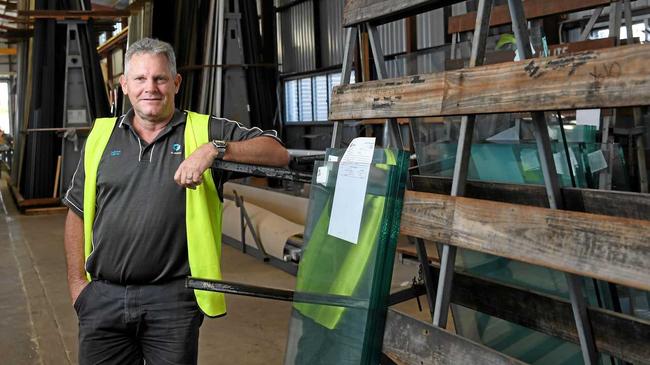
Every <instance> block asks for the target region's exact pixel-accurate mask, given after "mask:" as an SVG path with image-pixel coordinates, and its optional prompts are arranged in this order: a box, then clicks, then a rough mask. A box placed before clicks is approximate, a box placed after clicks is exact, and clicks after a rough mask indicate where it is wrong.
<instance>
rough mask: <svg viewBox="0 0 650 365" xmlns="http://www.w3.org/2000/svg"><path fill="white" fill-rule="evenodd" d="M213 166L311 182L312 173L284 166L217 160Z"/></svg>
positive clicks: (245, 172) (249, 173) (244, 172)
mask: <svg viewBox="0 0 650 365" xmlns="http://www.w3.org/2000/svg"><path fill="white" fill-rule="evenodd" d="M212 168H215V169H219V170H225V171H232V172H239V173H243V174H247V175H254V176H262V177H273V178H277V179H282V180H287V181H297V182H305V183H309V182H311V175H310V174H308V173H305V172H298V171H292V170H289V169H287V168H282V167H270V166H260V165H249V164H243V163H237V162H230V161H223V160H215V161H214V163H213V164H212Z"/></svg>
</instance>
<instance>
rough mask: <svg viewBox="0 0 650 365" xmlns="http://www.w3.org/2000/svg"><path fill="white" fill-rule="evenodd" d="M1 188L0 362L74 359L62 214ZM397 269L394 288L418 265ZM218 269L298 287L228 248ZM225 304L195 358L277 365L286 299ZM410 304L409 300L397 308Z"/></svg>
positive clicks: (228, 275) (242, 278)
mask: <svg viewBox="0 0 650 365" xmlns="http://www.w3.org/2000/svg"><path fill="white" fill-rule="evenodd" d="M0 188H1V189H0V190H1V191H2V197H3V200H4V204H2V206H0V354H1V355H0V356H1V357H2V358H1V359H0V363H3V364H76V363H77V318H76V314H75V312H74V309H73V308H72V304H71V303H70V298H69V295H68V289H67V284H66V273H65V258H64V250H63V224H64V220H65V215H64V214H56V215H41V216H24V215H20V214H19V213H18V212H17V211H16V208H15V207H14V205H13V201H12V199H11V197H10V196H9V195H8V194H7V189H6V183H5V181H4V179H2V180H0ZM0 203H2V202H0ZM399 266H400V268H399V270H398V271H397V272H396V273H395V275H394V280H393V286H394V288H395V289H397V288H398V287H399V286H400V285H403V284H404V282H405V281H408V280H410V278H412V277H413V275H414V272H415V271H416V270H417V266H415V265H399ZM222 271H223V276H224V280H229V281H236V282H245V283H251V284H255V285H261V286H272V287H278V288H288V289H292V288H294V286H295V278H294V277H293V276H291V275H289V274H287V273H285V272H283V271H281V270H279V269H277V268H274V267H273V266H270V265H268V264H264V263H263V262H261V261H260V260H257V259H255V258H253V257H251V256H248V255H245V254H242V253H241V252H239V251H237V250H235V249H233V248H232V247H230V246H227V245H224V247H223V258H222ZM424 300H425V299H424ZM227 303H228V315H227V316H225V317H223V318H219V319H206V320H205V321H204V323H203V326H202V327H201V337H200V350H199V363H200V364H240V365H248V364H282V361H283V355H284V348H285V343H286V340H287V331H288V320H289V315H290V312H291V304H290V303H288V302H279V301H272V300H263V299H255V298H249V297H243V296H234V295H227ZM424 305H425V306H426V304H425V303H424ZM414 308H415V304H414V302H411V303H406V304H404V305H401V308H400V309H402V310H406V311H409V312H412V311H414Z"/></svg>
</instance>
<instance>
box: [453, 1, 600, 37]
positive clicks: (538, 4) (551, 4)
mask: <svg viewBox="0 0 650 365" xmlns="http://www.w3.org/2000/svg"><path fill="white" fill-rule="evenodd" d="M609 3H610V0H526V1H524V2H523V5H524V14H525V15H526V19H528V20H531V19H536V18H542V17H545V16H549V15H557V14H564V13H571V12H575V11H581V10H587V9H593V8H597V7H599V6H606V5H609ZM510 21H511V18H510V11H509V10H508V4H505V5H499V6H495V7H494V8H493V9H492V16H491V17H490V26H497V25H505V24H510ZM475 24H476V12H475V11H474V12H471V13H467V14H463V15H457V16H453V17H451V18H449V26H448V27H447V32H448V33H449V34H452V33H458V32H467V31H470V30H474V26H475Z"/></svg>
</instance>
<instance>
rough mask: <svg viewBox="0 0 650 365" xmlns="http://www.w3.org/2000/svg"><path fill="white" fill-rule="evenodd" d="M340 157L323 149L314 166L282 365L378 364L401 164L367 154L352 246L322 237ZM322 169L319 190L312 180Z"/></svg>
mask: <svg viewBox="0 0 650 365" xmlns="http://www.w3.org/2000/svg"><path fill="white" fill-rule="evenodd" d="M344 152H345V150H340V149H330V150H328V151H327V154H326V159H325V161H326V162H319V163H316V166H315V172H314V177H313V181H312V188H311V196H310V201H309V209H308V215H307V224H306V226H305V246H304V252H303V256H302V259H301V261H300V266H299V269H298V275H297V282H296V292H295V295H294V306H293V312H292V316H291V321H290V328H289V339H288V343H287V350H286V355H285V364H305V365H306V364H309V365H315V364H328V365H330V364H337V365H344V364H354V365H358V364H378V363H379V356H380V353H381V339H382V333H383V328H384V321H385V316H386V303H387V298H388V294H389V290H390V284H391V278H392V272H393V263H394V256H395V248H396V245H397V237H398V235H399V222H400V217H401V210H402V199H403V195H404V189H405V183H406V175H407V170H408V156H407V154H406V153H405V152H404V151H397V150H392V149H375V151H374V155H373V159H372V163H371V165H370V172H369V177H368V183H367V188H366V194H365V201H364V207H363V215H362V220H361V226H360V230H359V239H358V242H357V243H356V244H353V243H350V242H348V241H345V240H342V239H339V238H336V237H333V236H330V235H328V233H327V232H328V226H329V221H330V214H331V210H332V202H333V198H334V190H335V185H336V180H337V173H338V168H339V163H338V162H336V161H339V160H340V159H341V157H342V156H343V153H344ZM323 166H324V169H325V170H323V169H321V173H322V172H323V171H327V175H328V178H327V181H326V183H325V184H322V183H318V182H317V178H316V175H317V171H318V169H319V168H321V167H323ZM321 177H322V176H321ZM320 181H321V182H322V180H320ZM315 297H318V298H320V299H319V300H316V301H315V300H314V298H315Z"/></svg>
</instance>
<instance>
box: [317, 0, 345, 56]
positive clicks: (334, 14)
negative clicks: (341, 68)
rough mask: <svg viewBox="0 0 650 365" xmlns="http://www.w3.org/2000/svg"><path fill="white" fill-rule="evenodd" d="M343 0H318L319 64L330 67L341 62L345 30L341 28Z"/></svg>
mask: <svg viewBox="0 0 650 365" xmlns="http://www.w3.org/2000/svg"><path fill="white" fill-rule="evenodd" d="M343 1H344V0H320V1H319V2H318V3H319V11H320V13H319V14H320V47H321V48H320V50H321V65H322V66H323V67H330V66H335V65H340V64H341V63H342V62H343V49H344V47H345V46H344V41H345V31H344V30H343V25H342V19H343Z"/></svg>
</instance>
